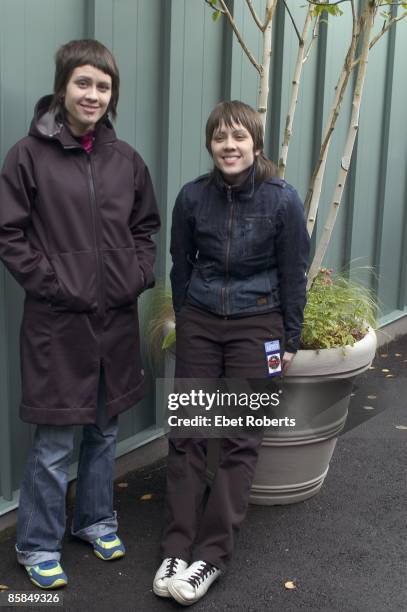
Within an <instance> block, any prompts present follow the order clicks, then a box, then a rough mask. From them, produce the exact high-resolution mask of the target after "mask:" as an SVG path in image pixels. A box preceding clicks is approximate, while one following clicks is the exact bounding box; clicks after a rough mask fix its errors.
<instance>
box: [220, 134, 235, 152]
mask: <svg viewBox="0 0 407 612" xmlns="http://www.w3.org/2000/svg"><path fill="white" fill-rule="evenodd" d="M223 145H224V147H225V149H234V148H235V141H234V139H233V136H231V135H229V136H227V137H226V138H225V140H224V141H223Z"/></svg>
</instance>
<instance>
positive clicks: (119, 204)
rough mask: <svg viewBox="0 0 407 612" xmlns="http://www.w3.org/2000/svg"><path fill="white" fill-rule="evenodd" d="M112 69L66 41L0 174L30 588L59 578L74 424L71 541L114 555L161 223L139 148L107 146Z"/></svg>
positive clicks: (21, 524)
mask: <svg viewBox="0 0 407 612" xmlns="http://www.w3.org/2000/svg"><path fill="white" fill-rule="evenodd" d="M118 96H119V72H118V69H117V66H116V63H115V60H114V58H113V56H112V54H111V53H110V51H109V50H108V49H106V48H105V47H104V46H103V45H102V44H101V43H99V42H97V41H94V40H81V41H72V42H70V43H68V44H66V45H63V46H62V47H61V48H60V49H59V50H58V52H57V55H56V71H55V83H54V94H53V95H51V96H45V97H44V98H42V99H41V100H40V101H39V102H38V104H37V105H36V108H35V112H34V118H33V120H32V123H31V127H30V130H29V134H28V136H26V137H25V138H23V139H22V140H20V141H19V142H17V144H16V145H15V146H14V147H13V148H12V149H11V150H10V151H9V153H8V155H7V157H6V160H5V163H4V168H3V171H2V174H1V178H0V258H1V260H2V261H3V263H4V264H5V265H6V267H7V268H8V270H9V271H10V272H11V274H12V275H13V276H14V278H15V279H16V280H17V282H18V283H19V284H20V285H21V286H22V287H23V289H24V290H25V292H26V297H25V303H24V315H23V321H22V327H21V367H22V400H21V409H20V414H21V418H22V419H23V421H26V422H28V423H35V424H37V428H36V433H35V439H34V444H33V448H32V451H31V454H30V456H29V458H28V462H27V466H26V471H25V475H24V479H23V482H22V485H21V489H20V506H19V512H18V526H17V545H16V549H17V558H18V561H19V562H20V563H21V564H23V565H24V566H25V567H26V569H27V572H28V574H29V576H30V578H31V580H32V582H34V584H36V585H37V586H39V587H42V588H55V587H58V586H63V585H65V584H66V583H67V576H66V574H65V572H64V571H63V569H62V567H61V565H60V563H59V560H60V555H61V542H62V538H63V535H64V530H65V495H66V489H67V483H68V467H69V464H70V457H71V453H72V448H73V438H74V430H75V427H74V426H76V425H84V428H83V439H82V444H81V451H80V459H79V468H78V481H77V495H76V506H75V515H74V519H73V525H72V532H73V533H74V534H75V535H76V536H78V537H80V538H82V539H84V540H86V541H88V542H90V543H91V544H92V545H93V548H94V551H95V553H96V555H97V556H98V557H100V558H101V559H104V560H111V559H114V558H118V557H120V556H123V554H124V546H123V543H122V542H121V540H120V538H119V537H118V536H117V535H116V531H117V519H116V513H115V512H114V510H113V487H112V470H113V462H114V453H115V442H116V434H117V428H118V414H119V413H121V412H123V411H124V410H126V409H128V408H130V407H131V406H134V404H135V403H136V402H137V401H138V400H140V398H141V397H142V396H143V394H144V371H143V366H142V363H141V357H140V342H139V328H138V318H137V298H138V296H139V295H140V294H141V293H142V292H143V291H144V290H145V289H148V288H149V287H151V286H152V285H153V284H154V276H153V264H154V258H155V245H154V242H153V241H152V238H151V235H152V234H154V233H155V232H157V231H158V229H159V215H158V211H157V206H156V202H155V197H154V192H153V187H152V184H151V179H150V175H149V172H148V169H147V167H146V165H145V164H144V162H143V160H142V159H141V157H140V156H139V155H138V153H137V152H136V151H135V150H134V149H133V148H132V147H131V146H129V145H128V144H126V143H125V142H123V141H121V140H119V139H118V138H117V137H116V134H115V131H114V129H113V127H112V124H111V122H110V120H109V116H108V115H109V114H110V115H111V116H112V117H113V118H115V116H116V107H117V101H118Z"/></svg>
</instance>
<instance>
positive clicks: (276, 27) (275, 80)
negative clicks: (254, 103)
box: [268, 2, 285, 164]
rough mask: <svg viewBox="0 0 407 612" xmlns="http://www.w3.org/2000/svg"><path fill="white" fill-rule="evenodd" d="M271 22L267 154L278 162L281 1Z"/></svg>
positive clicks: (281, 63)
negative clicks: (271, 52)
mask: <svg viewBox="0 0 407 612" xmlns="http://www.w3.org/2000/svg"><path fill="white" fill-rule="evenodd" d="M273 21H274V24H273V55H272V59H271V62H272V64H271V66H272V73H271V89H270V91H269V100H270V101H269V108H270V114H269V118H268V124H269V125H270V140H269V154H270V157H271V158H272V159H273V160H274V162H275V163H276V164H278V158H279V153H280V130H281V121H282V116H281V83H282V79H283V58H284V31H285V7H284V5H283V3H282V2H278V3H277V9H276V12H275V14H274V19H273Z"/></svg>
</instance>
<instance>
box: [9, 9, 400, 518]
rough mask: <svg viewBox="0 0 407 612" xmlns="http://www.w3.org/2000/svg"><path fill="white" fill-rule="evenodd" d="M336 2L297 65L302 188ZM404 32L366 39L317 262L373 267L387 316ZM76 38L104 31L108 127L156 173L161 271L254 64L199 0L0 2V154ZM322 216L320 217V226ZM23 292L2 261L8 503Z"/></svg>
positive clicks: (282, 20) (297, 172) (18, 441)
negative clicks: (333, 218)
mask: <svg viewBox="0 0 407 612" xmlns="http://www.w3.org/2000/svg"><path fill="white" fill-rule="evenodd" d="M290 4H292V3H290ZM301 4H302V3H300V2H298V3H297V5H298V8H295V9H294V10H293V14H294V17H295V18H296V20H298V21H299V22H300V21H301V18H302V16H303V15H304V11H305V9H304V7H301ZM304 4H305V3H304ZM229 5H230V7H231V8H232V9H233V10H234V14H235V16H236V20H237V23H238V25H239V27H240V28H241V29H242V31H243V33H244V36H245V38H246V40H248V41H249V44H250V46H251V48H252V50H253V51H254V52H255V53H257V54H258V55H260V41H259V38H258V36H257V33H256V28H255V26H254V23H253V21H252V19H251V17H250V15H249V14H248V12H247V7H246V3H245V2H243V0H235V1H234V2H233V1H230V2H229ZM254 5H255V8H256V9H257V11H258V13H259V14H261V15H262V14H263V10H264V5H265V1H264V0H256V1H255V2H254ZM343 6H345V5H343ZM344 10H345V14H344V15H343V17H341V18H340V19H339V20H338V19H337V20H332V21H331V22H330V23H329V25H328V26H326V25H324V26H323V27H322V30H321V33H320V36H319V39H318V41H317V45H316V47H315V49H314V51H313V53H312V54H311V56H310V58H309V60H308V62H307V63H306V65H305V68H304V70H305V77H306V83H305V85H304V87H303V89H302V91H301V95H300V98H299V102H298V107H297V114H296V120H295V131H294V136H293V139H292V144H291V150H290V156H289V163H288V169H287V176H286V178H287V180H289V181H290V182H292V183H293V184H295V185H296V187H297V188H298V190H299V192H300V194H301V195H302V196H305V193H306V186H307V181H308V178H309V175H310V172H311V168H312V164H313V160H314V159H315V155H316V151H317V148H318V144H319V139H320V136H321V131H322V126H323V121H324V119H325V118H326V116H327V113H328V110H329V103H330V100H331V98H332V95H333V87H334V84H335V82H336V79H337V74H338V71H339V68H340V65H341V57H342V55H341V51H343V49H344V48H345V46H346V44H347V32H348V31H349V28H348V26H349V14H346V13H347V9H344ZM274 21H275V23H274V34H273V41H274V42H273V44H274V52H273V59H272V61H273V69H272V76H271V91H270V100H271V102H272V108H271V112H270V113H269V122H268V126H267V131H266V143H267V145H268V150H269V152H271V153H272V155H273V156H274V157H275V158H276V157H277V155H278V149H279V144H280V143H281V139H282V129H283V126H284V122H285V113H284V109H286V107H287V100H288V96H289V89H290V84H291V79H292V70H293V65H294V61H295V56H296V52H297V48H296V44H297V43H296V37H295V35H294V34H293V29H292V25H291V22H290V20H289V18H288V17H287V16H286V14H285V12H284V10H283V9H281V8H280V9H279V10H278V11H277V15H276V17H275V20H274ZM380 25H381V24H379V25H378V27H380ZM406 34H407V23H403V22H402V23H401V24H399V26H398V29H394V30H393V31H392V32H391V33H390V35H388V36H386V37H384V38H383V40H381V42H380V43H379V44H378V45H377V46H376V47H375V48H374V49H373V50H372V53H371V58H370V65H369V70H368V78H367V83H366V94H365V99H364V102H363V109H362V115H361V124H360V133H359V136H358V141H357V148H356V150H355V159H354V163H353V166H352V172H351V175H350V178H349V183H348V187H347V189H346V193H345V198H344V205H343V208H342V210H341V211H340V214H339V219H338V224H337V227H336V230H335V237H334V240H333V243H332V245H331V248H330V251H329V254H328V257H327V261H326V263H327V264H328V265H330V266H333V267H336V268H343V267H346V266H348V267H349V265H351V266H353V267H362V266H374V268H375V275H371V274H370V273H369V274H368V276H371V279H370V280H371V282H372V284H373V286H375V287H376V289H377V291H378V295H379V298H380V299H381V301H382V303H383V320H384V319H386V320H393V319H395V318H397V317H398V316H400V315H401V314H403V313H404V312H406V310H407V309H406V304H407V264H406V261H407V214H406V197H407V175H406V166H407V163H406V162H407V138H406V136H407V123H406V121H405V100H406V94H407V85H406V81H405V78H404V75H405V57H406V56H407V35H406ZM82 37H92V38H93V37H94V38H97V39H99V40H101V41H102V42H103V43H105V44H106V45H107V46H109V47H110V48H111V49H112V50H113V52H114V53H115V55H116V58H117V60H118V64H119V67H120V71H121V81H122V86H121V95H120V103H119V118H118V121H117V126H116V127H117V131H118V134H119V136H120V137H122V138H124V139H125V140H127V141H128V142H130V143H131V144H133V145H134V146H136V148H137V149H138V150H139V151H140V153H141V155H142V156H143V157H144V159H145V160H146V162H147V163H148V165H149V167H150V170H151V173H152V176H153V180H154V182H155V186H156V190H157V195H158V198H159V202H160V207H161V212H162V217H163V230H162V232H161V235H160V238H159V256H158V264H157V270H158V273H159V276H160V277H161V278H165V277H166V276H167V274H168V272H169V267H170V261H169V257H168V236H169V221H170V215H171V208H172V205H173V202H174V199H175V196H176V194H177V191H178V190H179V188H180V187H181V185H182V184H183V183H184V182H185V181H187V180H190V179H192V178H193V177H195V176H196V175H198V174H200V173H202V172H205V171H206V170H207V169H209V168H210V159H209V157H208V155H207V153H206V151H205V147H204V136H203V127H204V124H205V121H206V118H207V116H208V114H209V112H210V110H211V108H212V107H213V105H214V104H215V103H216V102H217V101H219V100H221V99H223V98H241V99H243V100H244V101H246V102H248V103H250V104H252V105H255V104H256V96H257V89H258V82H257V76H256V73H255V71H254V69H253V68H252V66H251V65H250V63H249V61H248V60H247V58H246V57H245V56H243V55H242V52H241V49H240V46H239V44H238V43H237V41H236V39H235V38H234V37H233V36H232V34H231V30H230V28H229V27H228V24H227V23H225V22H222V21H220V22H218V23H216V24H214V23H213V21H212V18H211V11H210V9H209V8H208V7H207V6H206V5H205V3H204V1H203V0H0V154H1V159H3V158H4V155H5V153H6V152H7V150H8V149H9V148H10V146H11V145H12V144H13V143H14V142H15V141H16V140H17V139H19V138H20V137H22V136H23V135H24V134H25V133H26V130H27V127H28V125H29V122H30V119H31V115H32V109H33V106H34V103H35V102H36V100H37V99H38V98H39V97H40V96H41V95H43V94H44V93H48V92H50V91H51V87H52V74H53V54H54V52H55V50H56V48H57V47H58V46H59V45H60V44H62V43H64V42H66V41H67V40H70V39H73V38H82ZM389 109H390V111H389ZM349 114H350V92H349V93H348V95H347V97H346V99H345V102H344V116H343V117H342V119H341V120H340V121H339V122H338V125H337V129H336V131H335V134H334V139H333V143H332V145H331V151H332V156H333V157H334V158H336V160H337V162H336V163H330V164H329V165H328V168H327V179H326V186H325V188H324V190H323V194H322V201H321V202H322V203H321V212H322V217H323V215H324V213H326V212H327V209H328V204H329V199H330V195H331V193H332V188H333V185H334V182H335V180H336V175H337V169H338V160H339V158H340V155H341V151H342V147H343V144H344V141H345V136H346V134H345V124H346V119H347V117H349ZM403 115H404V116H403ZM331 159H332V158H331ZM0 205H1V203H0ZM321 227H322V221H320V222H319V225H318V232H319V231H320V228H321ZM356 274H359V272H357V273H356ZM365 277H366V274H365ZM22 298H23V295H22V291H21V290H20V289H19V287H17V286H16V284H15V282H14V281H13V279H12V278H11V277H10V276H9V274H8V273H7V272H6V271H5V270H4V268H2V267H1V265H0V416H1V421H0V422H1V425H0V427H1V430H0V461H1V463H0V512H2V511H5V510H6V509H8V508H11V507H13V505H15V503H16V495H15V492H16V490H17V489H18V484H19V480H20V478H21V471H22V467H23V464H24V458H25V455H26V452H27V450H28V448H29V444H30V439H31V435H32V432H31V428H30V427H28V426H27V425H24V424H22V423H20V421H19V419H18V416H17V412H18V403H19V395H20V380H19V355H18V333H19V324H20V318H21V311H22ZM148 299H149V298H148V295H147V296H145V297H144V298H143V300H142V304H141V312H142V316H141V321H142V328H144V326H145V320H146V312H147V310H148ZM146 340H147V339H146V338H144V341H146ZM152 398H153V390H152V393H151V396H150V397H149V398H148V399H147V400H146V401H144V402H143V403H142V404H141V405H139V406H138V407H137V409H135V410H132V411H129V412H128V413H127V414H126V415H124V416H123V417H122V420H121V433H120V440H121V443H120V445H119V452H120V453H123V452H126V451H128V450H130V449H131V448H134V447H135V446H137V445H138V444H140V443H141V442H142V441H143V440H145V439H148V438H149V437H150V438H151V437H154V435H157V431H158V428H157V425H156V419H155V409H154V402H153V399H152ZM1 499H2V500H3V501H1Z"/></svg>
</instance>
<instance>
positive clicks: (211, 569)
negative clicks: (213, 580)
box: [187, 561, 216, 587]
mask: <svg viewBox="0 0 407 612" xmlns="http://www.w3.org/2000/svg"><path fill="white" fill-rule="evenodd" d="M215 572H216V567H215V566H214V565H211V564H210V563H207V562H206V561H203V562H202V565H201V567H199V568H198V569H197V570H196V571H195V572H194V573H193V574H192V575H191V576H190V577H189V578H188V580H187V582H189V584H192V586H194V587H199V584H200V583H201V582H203V581H204V580H205V578H207V577H208V576H210V575H211V574H214V573H215Z"/></svg>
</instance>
